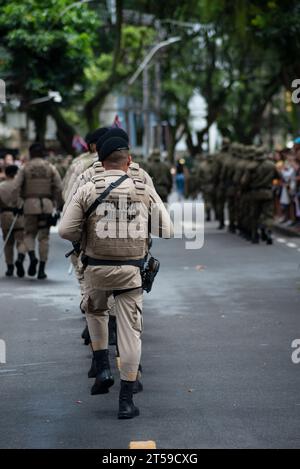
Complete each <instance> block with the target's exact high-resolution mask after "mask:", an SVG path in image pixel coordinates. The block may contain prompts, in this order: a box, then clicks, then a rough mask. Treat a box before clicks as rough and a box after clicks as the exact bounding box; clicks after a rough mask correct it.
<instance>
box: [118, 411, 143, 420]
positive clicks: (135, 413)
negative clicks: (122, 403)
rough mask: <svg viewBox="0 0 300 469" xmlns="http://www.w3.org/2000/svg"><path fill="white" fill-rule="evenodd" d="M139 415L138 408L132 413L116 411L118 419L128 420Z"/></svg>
mask: <svg viewBox="0 0 300 469" xmlns="http://www.w3.org/2000/svg"><path fill="white" fill-rule="evenodd" d="M139 415H140V411H139V409H136V410H135V412H134V413H133V414H126V413H122V412H119V413H118V419H119V420H129V419H134V417H138V416H139Z"/></svg>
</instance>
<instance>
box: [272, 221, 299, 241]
mask: <svg viewBox="0 0 300 469" xmlns="http://www.w3.org/2000/svg"><path fill="white" fill-rule="evenodd" d="M273 228H274V231H277V232H278V233H281V234H283V235H285V236H291V237H293V236H294V237H295V236H298V237H300V226H299V225H297V226H285V225H284V224H282V223H279V222H278V220H276V221H275V223H274V225H273Z"/></svg>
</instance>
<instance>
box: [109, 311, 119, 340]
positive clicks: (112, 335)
mask: <svg viewBox="0 0 300 469" xmlns="http://www.w3.org/2000/svg"><path fill="white" fill-rule="evenodd" d="M108 334H109V340H108V343H109V345H117V321H116V316H109V321H108Z"/></svg>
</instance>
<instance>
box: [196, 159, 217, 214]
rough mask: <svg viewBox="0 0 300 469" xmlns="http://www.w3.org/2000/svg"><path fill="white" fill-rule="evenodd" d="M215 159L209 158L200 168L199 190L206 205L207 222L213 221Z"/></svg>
mask: <svg viewBox="0 0 300 469" xmlns="http://www.w3.org/2000/svg"><path fill="white" fill-rule="evenodd" d="M212 166H213V158H212V157H211V156H207V157H206V158H205V159H203V161H201V163H200V164H199V167H198V173H197V180H198V184H199V189H200V191H201V193H202V197H203V200H204V204H205V214H206V221H210V220H211V210H212V208H213V198H212V196H213V190H214V184H213V168H212Z"/></svg>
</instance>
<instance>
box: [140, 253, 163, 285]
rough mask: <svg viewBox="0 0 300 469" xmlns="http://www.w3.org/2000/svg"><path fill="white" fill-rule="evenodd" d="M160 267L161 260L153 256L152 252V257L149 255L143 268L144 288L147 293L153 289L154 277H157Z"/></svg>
mask: <svg viewBox="0 0 300 469" xmlns="http://www.w3.org/2000/svg"><path fill="white" fill-rule="evenodd" d="M149 254H150V253H149ZM147 257H148V256H147ZM159 267H160V262H159V260H158V259H155V257H152V256H151V254H150V257H148V259H146V261H145V264H144V267H143V268H142V270H141V276H142V288H143V290H145V291H146V292H147V293H149V292H150V291H151V289H152V285H153V282H154V279H155V277H156V275H157V273H158V271H159Z"/></svg>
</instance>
